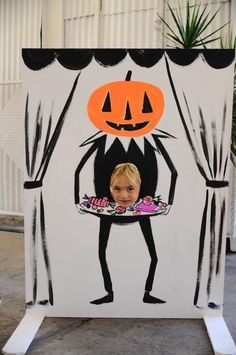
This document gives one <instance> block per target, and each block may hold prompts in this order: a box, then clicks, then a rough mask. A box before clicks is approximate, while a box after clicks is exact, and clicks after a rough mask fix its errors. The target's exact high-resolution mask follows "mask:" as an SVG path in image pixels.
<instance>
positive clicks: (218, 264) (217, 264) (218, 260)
mask: <svg viewBox="0 0 236 355" xmlns="http://www.w3.org/2000/svg"><path fill="white" fill-rule="evenodd" d="M224 223H225V199H224V200H223V204H222V207H221V212H220V230H219V244H218V250H217V263H216V275H218V274H219V273H220V267H221V253H222V240H223V227H224Z"/></svg>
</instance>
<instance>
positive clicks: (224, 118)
mask: <svg viewBox="0 0 236 355" xmlns="http://www.w3.org/2000/svg"><path fill="white" fill-rule="evenodd" d="M226 111H227V109H226V102H225V103H224V108H223V121H222V130H221V141H220V159H219V172H221V169H222V160H223V144H224V136H225V124H226Z"/></svg>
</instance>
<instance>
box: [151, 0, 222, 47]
mask: <svg viewBox="0 0 236 355" xmlns="http://www.w3.org/2000/svg"><path fill="white" fill-rule="evenodd" d="M167 6H168V8H169V10H170V13H171V16H172V19H173V20H174V23H175V25H176V29H175V28H172V27H171V26H170V25H169V24H168V23H167V22H166V20H165V19H164V18H163V17H161V16H160V15H159V14H157V15H158V17H159V18H160V19H161V21H162V22H163V23H164V24H165V26H166V27H167V28H168V29H169V31H170V32H168V33H167V36H166V37H167V38H168V39H169V40H170V41H171V42H172V43H173V44H175V46H176V47H178V48H194V47H199V46H206V44H208V43H210V42H214V41H216V40H219V39H220V36H219V37H215V38H212V36H213V35H214V34H215V33H217V32H219V31H220V30H221V29H222V28H223V27H225V26H226V25H227V24H228V23H226V24H224V25H222V26H221V27H219V28H218V29H217V30H215V31H213V32H211V33H210V34H208V35H204V32H205V30H206V29H207V28H208V27H209V25H210V24H211V23H212V21H213V20H214V19H215V17H216V15H217V14H218V12H219V11H220V8H219V9H218V10H217V11H216V12H215V13H214V14H213V15H210V11H207V7H208V4H205V5H204V6H203V8H202V7H201V2H200V3H198V4H197V3H196V1H195V4H194V5H190V3H189V0H187V2H186V6H185V7H184V8H185V9H186V16H183V15H184V14H183V11H182V9H181V7H180V5H178V8H177V9H176V10H172V9H171V7H170V4H169V3H168V1H167ZM176 30H177V31H176Z"/></svg>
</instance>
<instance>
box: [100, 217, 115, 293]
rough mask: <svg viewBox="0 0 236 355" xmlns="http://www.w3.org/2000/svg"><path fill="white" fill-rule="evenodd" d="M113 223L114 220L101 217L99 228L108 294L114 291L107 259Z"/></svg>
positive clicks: (101, 262)
mask: <svg viewBox="0 0 236 355" xmlns="http://www.w3.org/2000/svg"><path fill="white" fill-rule="evenodd" d="M111 223H112V222H111V221H110V220H109V219H106V218H105V219H103V218H101V220H100V229H99V248H98V249H99V250H98V256H99V261H100V265H101V269H102V276H103V280H104V287H105V290H106V291H107V293H108V294H111V293H112V291H113V290H112V282H111V276H110V272H109V269H108V265H107V260H106V249H107V242H108V238H109V234H110V229H111Z"/></svg>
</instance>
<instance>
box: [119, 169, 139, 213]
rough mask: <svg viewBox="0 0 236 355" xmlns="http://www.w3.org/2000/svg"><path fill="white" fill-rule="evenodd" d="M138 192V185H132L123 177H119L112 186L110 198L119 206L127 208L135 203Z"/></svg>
mask: <svg viewBox="0 0 236 355" xmlns="http://www.w3.org/2000/svg"><path fill="white" fill-rule="evenodd" d="M139 191H140V185H139V184H138V183H137V184H135V185H134V184H133V183H130V181H129V180H128V179H127V177H126V176H125V175H121V176H120V177H119V178H118V179H117V180H115V182H114V185H113V186H112V197H113V199H114V201H115V202H117V203H118V204H119V205H120V206H122V207H125V208H127V207H129V206H131V205H132V204H134V203H135V202H136V201H137V199H138V196H139Z"/></svg>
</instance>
